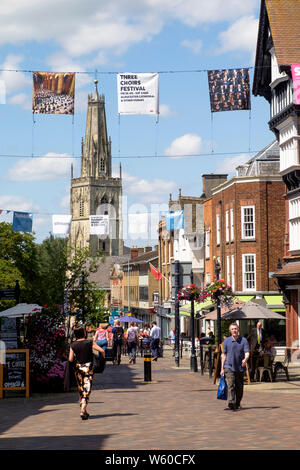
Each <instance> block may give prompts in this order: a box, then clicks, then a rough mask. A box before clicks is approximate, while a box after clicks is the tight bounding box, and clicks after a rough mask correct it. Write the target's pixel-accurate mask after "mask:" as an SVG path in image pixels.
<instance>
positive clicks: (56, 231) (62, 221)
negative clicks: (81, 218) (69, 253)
mask: <svg viewBox="0 0 300 470" xmlns="http://www.w3.org/2000/svg"><path fill="white" fill-rule="evenodd" d="M71 222H72V216H71V215H65V214H58V215H53V216H52V233H53V235H68V234H69V233H70V226H71Z"/></svg>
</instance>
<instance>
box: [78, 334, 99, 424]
mask: <svg viewBox="0 0 300 470" xmlns="http://www.w3.org/2000/svg"><path fill="white" fill-rule="evenodd" d="M74 336H75V341H74V342H73V343H71V345H70V352H69V362H74V363H75V366H74V374H75V377H76V382H77V387H78V392H79V397H80V416H81V419H82V420H86V419H88V417H89V414H88V413H87V410H86V408H87V404H88V401H89V397H90V393H91V389H92V383H93V377H94V370H93V356H94V353H93V349H94V350H96V351H99V352H101V353H102V355H103V357H105V351H104V350H103V349H102V348H101V347H100V346H98V345H97V343H96V342H95V341H90V340H87V339H86V332H85V328H84V327H83V326H80V327H79V328H76V329H74Z"/></svg>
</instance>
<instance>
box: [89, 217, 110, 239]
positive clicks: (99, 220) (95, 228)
mask: <svg viewBox="0 0 300 470" xmlns="http://www.w3.org/2000/svg"><path fill="white" fill-rule="evenodd" d="M108 217H109V216H108V215H90V235H109V218H108Z"/></svg>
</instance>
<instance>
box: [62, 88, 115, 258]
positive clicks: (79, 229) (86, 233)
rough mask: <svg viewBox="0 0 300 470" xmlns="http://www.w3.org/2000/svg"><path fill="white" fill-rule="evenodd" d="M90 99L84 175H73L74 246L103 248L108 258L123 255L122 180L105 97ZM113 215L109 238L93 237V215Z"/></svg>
mask: <svg viewBox="0 0 300 470" xmlns="http://www.w3.org/2000/svg"><path fill="white" fill-rule="evenodd" d="M97 83H98V81H97V80H95V90H94V93H93V94H91V95H89V96H88V109H87V120H86V132H85V140H83V139H82V142H81V173H80V177H79V178H73V174H72V175H71V204H70V206H71V215H72V224H71V230H70V245H71V246H73V247H76V248H84V247H88V246H90V248H91V251H92V254H95V253H96V251H97V250H98V249H101V250H102V251H103V252H104V253H105V254H106V255H108V256H121V255H122V254H123V240H122V177H121V167H120V177H119V178H113V177H112V176H111V175H112V163H111V139H110V138H109V139H108V137H107V128H106V115H105V102H104V95H99V94H98V88H97ZM96 214H97V215H98V214H108V215H109V235H108V236H107V235H101V236H100V235H90V223H89V216H90V215H96Z"/></svg>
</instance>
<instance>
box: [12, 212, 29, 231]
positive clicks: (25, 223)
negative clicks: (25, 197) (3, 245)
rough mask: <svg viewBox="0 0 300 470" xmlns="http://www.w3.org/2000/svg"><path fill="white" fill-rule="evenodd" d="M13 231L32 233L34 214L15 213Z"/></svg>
mask: <svg viewBox="0 0 300 470" xmlns="http://www.w3.org/2000/svg"><path fill="white" fill-rule="evenodd" d="M12 229H13V230H14V231H16V232H29V233H31V232H32V214H29V213H28V212H14V216H13V225H12Z"/></svg>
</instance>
